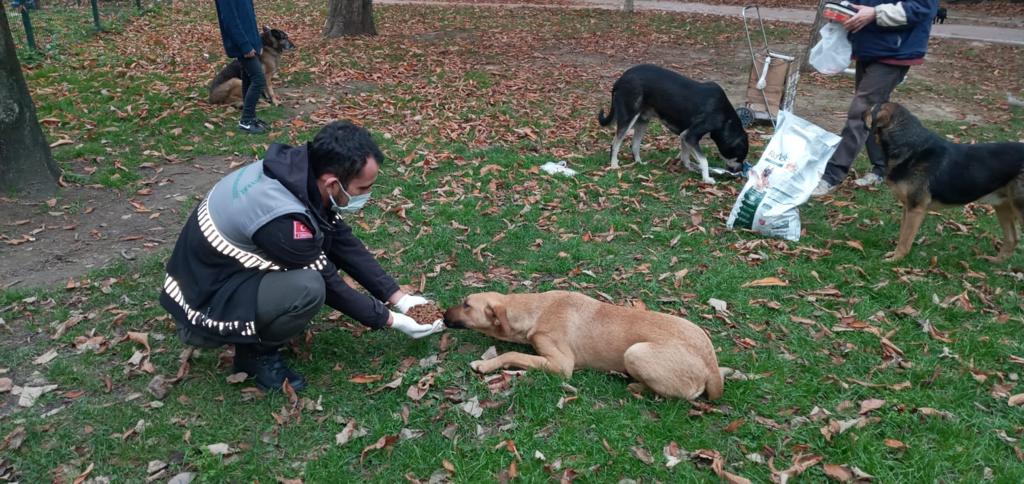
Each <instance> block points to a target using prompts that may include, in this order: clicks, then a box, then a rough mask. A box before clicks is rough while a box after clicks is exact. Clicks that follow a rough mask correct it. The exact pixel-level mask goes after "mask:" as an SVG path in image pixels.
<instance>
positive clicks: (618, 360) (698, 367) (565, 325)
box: [444, 291, 722, 400]
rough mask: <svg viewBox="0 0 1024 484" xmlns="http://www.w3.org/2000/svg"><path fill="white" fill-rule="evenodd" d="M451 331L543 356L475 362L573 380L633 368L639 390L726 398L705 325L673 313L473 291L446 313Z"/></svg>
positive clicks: (554, 294)
mask: <svg viewBox="0 0 1024 484" xmlns="http://www.w3.org/2000/svg"><path fill="white" fill-rule="evenodd" d="M444 322H445V325H447V326H448V327H449V328H465V329H472V330H475V331H478V332H480V333H483V334H486V335H488V336H491V337H494V338H497V339H500V340H503V341H510V342H513V343H522V344H530V345H533V348H534V349H535V350H536V351H537V353H538V354H537V355H528V354H525V353H517V352H509V353H504V354H502V355H499V356H498V357H497V358H493V359H490V360H478V361H474V362H472V363H470V366H471V367H472V368H473V369H474V370H476V371H478V372H480V373H489V372H492V371H495V370H497V369H500V368H508V367H519V368H540V369H543V370H547V371H550V372H553V373H560V374H562V375H564V376H565V377H566V378H568V377H571V376H572V372H573V370H574V369H577V368H593V369H596V370H604V371H618V372H622V373H627V374H629V376H631V377H632V378H634V379H635V380H636V381H637V382H638V383H634V384H631V385H630V388H631V389H632V390H634V391H638V392H639V391H643V390H646V389H650V390H653V391H654V392H656V393H658V394H659V395H662V396H665V397H675V398H685V399H687V400H694V399H696V398H697V397H699V396H700V395H701V394H705V395H706V396H707V398H708V399H709V400H714V399H717V398H719V397H721V396H722V375H721V374H720V371H719V368H718V358H717V357H716V356H715V349H714V346H712V344H711V339H710V338H708V336H707V334H705V333H704V330H702V329H701V328H699V327H698V326H697V325H695V324H693V323H691V322H690V321H687V320H685V319H682V318H678V317H675V316H670V315H668V314H662V313H656V312H652V311H643V310H639V309H631V308H624V307H620V306H614V305H612V304H606V303H603V302H600V301H598V300H596V299H593V298H590V297H587V296H585V295H583V294H578V293H574V292H567V291H550V292H545V293H540V294H509V295H504V294H498V293H495V292H483V293H478V294H472V295H470V296H469V297H467V298H466V300H465V301H464V302H463V303H462V305H461V306H455V307H452V308H449V309H448V310H447V311H446V312H445V314H444Z"/></svg>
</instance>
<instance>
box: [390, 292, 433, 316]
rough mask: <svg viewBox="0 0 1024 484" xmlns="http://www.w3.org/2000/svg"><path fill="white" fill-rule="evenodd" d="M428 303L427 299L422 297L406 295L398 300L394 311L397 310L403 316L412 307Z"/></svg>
mask: <svg viewBox="0 0 1024 484" xmlns="http://www.w3.org/2000/svg"><path fill="white" fill-rule="evenodd" d="M429 302H430V301H428V300H427V298H425V297H423V296H413V295H412V294H406V295H404V296H402V298H401V299H399V300H398V302H396V303H395V309H397V310H398V312H400V313H402V314H405V313H407V312H409V310H410V309H412V308H413V307H414V306H419V305H421V304H427V303H429Z"/></svg>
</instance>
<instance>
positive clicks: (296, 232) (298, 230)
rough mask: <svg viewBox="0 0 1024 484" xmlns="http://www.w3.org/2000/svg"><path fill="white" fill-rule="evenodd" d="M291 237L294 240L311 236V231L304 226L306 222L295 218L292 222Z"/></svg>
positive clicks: (310, 237)
mask: <svg viewBox="0 0 1024 484" xmlns="http://www.w3.org/2000/svg"><path fill="white" fill-rule="evenodd" d="M292 238H293V239H295V240H306V239H312V238H313V231H312V230H309V227H306V224H304V223H302V222H299V221H298V220H295V221H293V222H292Z"/></svg>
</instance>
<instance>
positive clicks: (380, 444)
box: [359, 435, 398, 464]
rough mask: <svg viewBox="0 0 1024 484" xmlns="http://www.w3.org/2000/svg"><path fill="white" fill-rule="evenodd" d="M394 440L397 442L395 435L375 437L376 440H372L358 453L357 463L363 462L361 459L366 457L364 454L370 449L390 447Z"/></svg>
mask: <svg viewBox="0 0 1024 484" xmlns="http://www.w3.org/2000/svg"><path fill="white" fill-rule="evenodd" d="M395 442H398V436H397V435H385V436H383V437H381V438H379V439H377V441H376V442H374V443H372V444H370V445H368V446H366V447H364V448H363V451H362V452H360V453H359V463H360V464H362V463H363V460H364V459H366V454H368V453H369V452H370V451H371V450H380V449H384V448H387V447H390V446H391V445H393V444H394V443H395Z"/></svg>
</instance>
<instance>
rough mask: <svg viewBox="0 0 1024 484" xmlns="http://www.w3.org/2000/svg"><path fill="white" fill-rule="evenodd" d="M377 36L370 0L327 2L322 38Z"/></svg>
mask: <svg viewBox="0 0 1024 484" xmlns="http://www.w3.org/2000/svg"><path fill="white" fill-rule="evenodd" d="M350 35H377V28H376V27H375V26H374V25H373V1H372V0H328V1H327V22H326V23H325V24H324V37H343V36H350Z"/></svg>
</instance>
